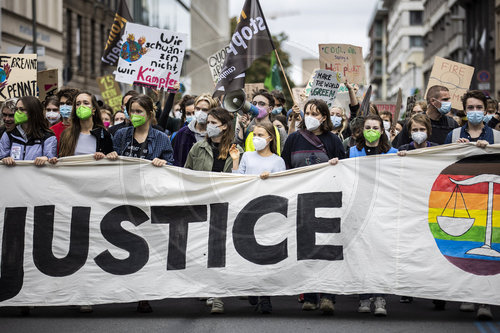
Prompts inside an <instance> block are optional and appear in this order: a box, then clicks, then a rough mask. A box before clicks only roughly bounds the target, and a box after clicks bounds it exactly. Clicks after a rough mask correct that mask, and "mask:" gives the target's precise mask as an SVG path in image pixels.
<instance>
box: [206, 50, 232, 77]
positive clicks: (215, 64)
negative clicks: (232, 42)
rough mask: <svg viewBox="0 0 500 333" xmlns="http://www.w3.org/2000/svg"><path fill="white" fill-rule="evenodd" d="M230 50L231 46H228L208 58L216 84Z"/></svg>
mask: <svg viewBox="0 0 500 333" xmlns="http://www.w3.org/2000/svg"><path fill="white" fill-rule="evenodd" d="M228 50H229V46H226V47H224V48H223V49H221V50H219V51H217V52H216V53H214V54H212V55H211V56H210V57H208V58H207V62H208V67H209V68H210V73H212V80H213V81H214V84H217V82H218V81H219V75H220V73H221V72H222V68H223V67H224V60H226V55H227V51H228Z"/></svg>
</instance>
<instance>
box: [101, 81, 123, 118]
mask: <svg viewBox="0 0 500 333" xmlns="http://www.w3.org/2000/svg"><path fill="white" fill-rule="evenodd" d="M96 81H97V84H98V85H99V90H100V91H101V96H102V99H103V100H104V103H106V104H108V105H109V106H111V108H112V109H113V111H114V112H116V111H118V110H120V109H121V105H122V92H121V89H120V86H119V85H118V82H116V81H115V79H114V78H113V75H111V74H109V75H105V76H99V77H98V78H97V79H96Z"/></svg>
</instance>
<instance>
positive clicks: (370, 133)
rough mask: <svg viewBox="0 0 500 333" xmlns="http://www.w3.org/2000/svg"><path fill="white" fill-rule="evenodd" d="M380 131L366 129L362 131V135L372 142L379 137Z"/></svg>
mask: <svg viewBox="0 0 500 333" xmlns="http://www.w3.org/2000/svg"><path fill="white" fill-rule="evenodd" d="M380 135H381V133H380V132H379V131H377V130H374V129H367V130H364V131H363V136H364V137H365V139H366V141H368V142H370V143H372V142H375V141H377V140H378V139H380Z"/></svg>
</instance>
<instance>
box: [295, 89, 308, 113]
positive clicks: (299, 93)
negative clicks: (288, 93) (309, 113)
mask: <svg viewBox="0 0 500 333" xmlns="http://www.w3.org/2000/svg"><path fill="white" fill-rule="evenodd" d="M292 94H293V99H294V100H295V102H296V103H298V105H299V108H300V109H301V110H304V105H305V104H306V101H307V96H306V95H305V93H304V88H297V87H295V88H292Z"/></svg>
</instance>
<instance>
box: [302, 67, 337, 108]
mask: <svg viewBox="0 0 500 333" xmlns="http://www.w3.org/2000/svg"><path fill="white" fill-rule="evenodd" d="M341 82H342V74H340V73H339V72H332V71H328V70H324V69H320V70H319V71H317V72H316V75H315V76H314V82H313V84H312V87H311V93H310V94H309V99H321V100H323V101H325V102H326V104H328V107H329V108H331V107H332V106H333V101H334V100H335V97H336V94H337V90H338V89H339V87H340V83H341Z"/></svg>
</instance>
